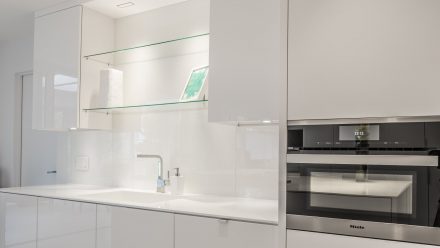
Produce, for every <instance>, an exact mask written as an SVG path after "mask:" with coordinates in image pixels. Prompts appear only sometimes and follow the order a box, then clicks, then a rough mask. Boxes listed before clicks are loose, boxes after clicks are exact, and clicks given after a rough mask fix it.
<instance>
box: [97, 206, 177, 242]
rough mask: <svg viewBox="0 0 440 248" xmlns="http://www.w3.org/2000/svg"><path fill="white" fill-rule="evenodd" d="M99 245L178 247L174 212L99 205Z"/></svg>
mask: <svg viewBox="0 0 440 248" xmlns="http://www.w3.org/2000/svg"><path fill="white" fill-rule="evenodd" d="M97 238H98V240H97V248H127V247H130V248H143V247H162V248H174V215H173V214H169V213H161V212H153V211H147V210H138V209H130V208H123V207H111V206H101V205H98V233H97Z"/></svg>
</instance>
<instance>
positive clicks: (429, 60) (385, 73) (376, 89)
mask: <svg viewBox="0 0 440 248" xmlns="http://www.w3.org/2000/svg"><path fill="white" fill-rule="evenodd" d="M289 8H290V13H289V15H290V17H289V19H290V20H289V90H288V91H289V106H288V107H289V110H288V119H289V120H303V119H333V118H365V117H399V116H403V117H406V116H410V117H411V116H430V115H439V114H440V98H439V97H438V92H439V91H440V83H439V82H440V73H439V71H440V46H439V45H438V44H439V43H440V29H439V28H438V27H439V24H440V15H439V14H438V13H440V1H432V0H353V1H347V0H290V5H289Z"/></svg>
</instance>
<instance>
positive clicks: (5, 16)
mask: <svg viewBox="0 0 440 248" xmlns="http://www.w3.org/2000/svg"><path fill="white" fill-rule="evenodd" d="M68 1H73V0H0V41H1V40H10V39H14V38H16V37H20V36H25V35H30V34H32V31H33V23H34V14H33V12H35V11H37V10H41V9H44V8H47V7H50V6H52V5H56V4H59V3H62V2H68ZM184 1H187V0H94V1H91V2H89V3H87V4H86V5H87V6H88V7H90V8H93V9H95V10H97V11H99V12H101V13H104V14H107V15H109V16H111V17H113V18H120V17H123V16H128V15H133V14H137V13H140V12H144V11H147V10H152V9H157V8H161V7H164V6H166V5H171V4H176V3H179V2H184ZM126 2H133V3H135V5H134V6H131V7H128V8H118V7H116V5H118V4H121V3H126Z"/></svg>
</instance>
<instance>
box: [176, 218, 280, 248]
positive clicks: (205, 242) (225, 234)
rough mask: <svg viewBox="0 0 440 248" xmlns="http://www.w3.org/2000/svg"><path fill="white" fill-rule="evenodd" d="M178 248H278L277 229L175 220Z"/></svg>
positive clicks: (259, 225)
mask: <svg viewBox="0 0 440 248" xmlns="http://www.w3.org/2000/svg"><path fill="white" fill-rule="evenodd" d="M175 232H176V233H175V235H176V236H175V239H176V240H175V242H176V246H175V248H206V247H209V248H225V247H228V248H273V247H278V241H277V226H272V225H263V224H254V223H246V222H237V221H227V220H218V219H211V218H203V217H194V216H186V215H176V216H175Z"/></svg>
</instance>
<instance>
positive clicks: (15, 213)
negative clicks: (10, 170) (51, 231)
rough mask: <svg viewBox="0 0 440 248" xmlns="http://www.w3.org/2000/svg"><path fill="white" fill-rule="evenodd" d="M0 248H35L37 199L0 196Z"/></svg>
mask: <svg viewBox="0 0 440 248" xmlns="http://www.w3.org/2000/svg"><path fill="white" fill-rule="evenodd" d="M0 247H2V248H36V247H37V198H36V197H31V196H21V195H13V194H5V193H1V194H0Z"/></svg>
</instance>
